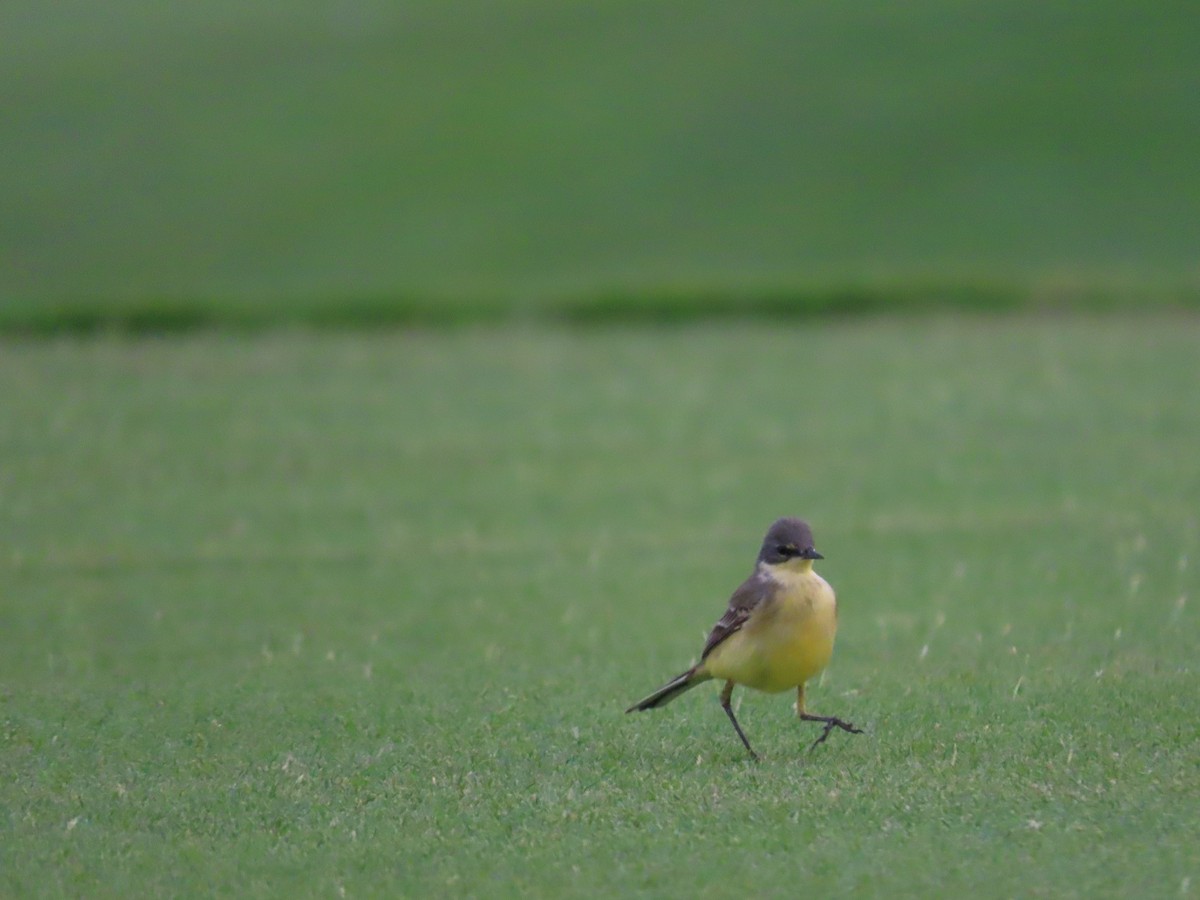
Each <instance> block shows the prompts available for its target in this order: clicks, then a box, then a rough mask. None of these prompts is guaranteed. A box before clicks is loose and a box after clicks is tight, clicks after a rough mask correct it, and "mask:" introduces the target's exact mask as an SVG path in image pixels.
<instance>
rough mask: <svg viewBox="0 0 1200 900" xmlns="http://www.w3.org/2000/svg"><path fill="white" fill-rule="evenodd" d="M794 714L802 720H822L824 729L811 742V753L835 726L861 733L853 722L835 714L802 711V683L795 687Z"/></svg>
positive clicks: (853, 732)
mask: <svg viewBox="0 0 1200 900" xmlns="http://www.w3.org/2000/svg"><path fill="white" fill-rule="evenodd" d="M796 714H797V715H798V716H799V717H800V721H802V722H824V723H825V730H824V731H822V732H821V736H820V737H819V738H817V739H816V740H815V741H813V742H812V746H811V747H809V748H808V751H809V752H810V753H811V752H812V751H813V750H814V749H816V746H817V744H823V743H825V739H826V738H827V737H829V732H831V731H833V729H835V728H840V729H842V731H848V732H850V733H851V734H862V733H863V730H862V729H861V728H855V727H854V725H853V723H851V722H844V721H842V720H841V719H839V718H838V717H837V716H814V715H812V714H811V713H807V712H805V711H804V685H800V687H798V688H796Z"/></svg>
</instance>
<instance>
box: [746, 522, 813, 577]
mask: <svg viewBox="0 0 1200 900" xmlns="http://www.w3.org/2000/svg"><path fill="white" fill-rule="evenodd" d="M824 558H825V557H823V556H822V555H821V554H820V553H818V552H817V550H816V548H815V547H814V546H813V535H812V529H811V528H809V527H808V523H807V522H805V521H803V520H802V519H793V518H791V517H788V518H785V519H778V520H777V521H776V522H775V524H774V525H772V526H771V528H770V529H769V530H768V531H767V536H766V537H765V538H763V544H762V549H761V550H759V551H758V561H759V562H765V563H767V564H768V565H772V566H777V565H779V564H780V563H785V562H787V561H788V560H789V559H824Z"/></svg>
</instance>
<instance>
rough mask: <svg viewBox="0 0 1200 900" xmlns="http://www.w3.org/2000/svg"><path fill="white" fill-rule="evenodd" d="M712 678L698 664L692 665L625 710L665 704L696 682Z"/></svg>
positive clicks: (650, 707) (701, 682) (692, 686)
mask: <svg viewBox="0 0 1200 900" xmlns="http://www.w3.org/2000/svg"><path fill="white" fill-rule="evenodd" d="M710 678H712V676H711V675H709V674H708V673H707V672H705V671H703V670H702V669H701V668H700V667H699V666H692V667H691V668H690V669H688V670H687V671H686V672H684V673H683V674H682V675H677V676H675V677H674V678H672V679H671V680H670V681H668V682H667V683H666V684H664V685H663V686H662V687H660V688H659V689H658V690H657V691H655V692H654V693H653V694H651V695H650V696H649V697H646V698H644V699H642V700H639V701H638V702H637V703H635V704H633V706H631V707H629V709H627V710H625V712H627V713H631V712H633V711H634V710H638V711H639V712H640V711H641V710H643V709H654V708H655V707H657V706H666V705H667V704H668V703H670V702H671V701H672V700H674V699H675V698H676V697H678V696H679V695H680V694H682V693H683V692H684V691H690V690H691V689H692V688H694V687H695V686H696V685H698V684H703V683H704V682H706V681H708V680H709V679H710Z"/></svg>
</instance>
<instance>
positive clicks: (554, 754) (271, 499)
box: [0, 314, 1200, 897]
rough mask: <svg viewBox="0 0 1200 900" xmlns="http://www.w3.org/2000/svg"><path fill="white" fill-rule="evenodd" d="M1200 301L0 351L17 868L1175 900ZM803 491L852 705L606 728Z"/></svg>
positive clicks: (116, 339)
mask: <svg viewBox="0 0 1200 900" xmlns="http://www.w3.org/2000/svg"><path fill="white" fill-rule="evenodd" d="M1197 328H1198V323H1197V320H1196V318H1195V317H1194V316H1193V315H1179V314H1174V315H1163V314H1157V315H1146V316H1140V317H1138V316H1133V315H1111V316H1106V317H1074V318H1058V317H1028V316H1015V317H997V318H989V319H983V318H962V317H926V318H903V319H887V318H871V319H864V320H860V321H857V322H854V323H850V322H839V321H817V322H812V323H808V324H806V325H798V324H796V323H792V324H789V325H786V326H783V327H780V326H772V325H770V324H767V323H765V322H757V323H756V322H725V323H706V324H705V323H698V324H693V325H691V326H687V327H681V328H677V329H636V328H629V327H624V326H620V325H614V326H612V327H608V328H602V329H592V330H588V331H580V330H574V329H562V328H554V327H547V326H537V327H529V328H521V327H515V326H514V327H508V328H502V329H472V328H465V329H461V330H457V331H410V332H391V333H380V334H374V335H372V334H370V333H361V332H360V333H353V334H345V333H343V334H338V333H310V332H304V331H292V332H289V331H272V332H269V333H265V334H248V333H228V332H216V333H207V332H200V333H194V334H189V335H183V336H174V337H167V338H154V337H149V336H142V337H129V336H120V335H108V336H98V337H95V338H92V339H88V340H79V339H72V338H57V339H52V340H39V341H29V340H15V339H12V338H9V339H6V340H5V342H4V346H3V348H2V352H0V460H2V461H3V465H2V466H0V497H2V498H3V502H2V503H0V546H2V547H3V548H4V550H3V555H2V556H0V586H2V590H3V596H2V600H0V774H2V776H3V777H2V778H0V810H3V812H2V813H0V894H4V895H7V896H29V895H38V896H56V895H59V896H61V895H74V896H78V895H88V896H127V895H156V894H181V895H194V894H223V895H234V894H236V895H238V896H265V895H270V896H276V895H279V894H283V893H289V892H295V893H298V894H301V895H309V896H329V895H335V896H336V895H340V894H342V893H343V892H344V894H345V895H346V896H369V895H378V894H390V895H405V896H418V895H425V894H441V895H452V896H472V895H484V894H486V895H489V896H561V895H597V894H606V895H611V894H617V893H620V894H632V895H653V896H696V895H698V896H714V897H721V896H744V895H745V894H747V893H761V894H766V895H769V894H784V893H793V892H794V891H795V890H797V889H798V888H800V887H803V889H804V890H806V891H813V892H838V893H849V892H857V893H862V894H887V895H900V896H904V895H908V896H914V895H922V896H924V895H930V894H940V895H955V894H961V893H964V892H967V891H971V892H972V893H974V894H976V895H978V896H986V897H991V896H995V897H1005V896H1013V895H1029V894H1049V895H1053V896H1088V897H1093V896H1129V895H1133V894H1139V895H1149V896H1176V895H1187V894H1188V893H1189V890H1190V891H1192V892H1194V890H1195V887H1194V885H1196V884H1198V883H1200V851H1198V850H1197V847H1196V843H1195V840H1194V836H1195V831H1196V822H1197V817H1196V812H1195V809H1196V800H1197V797H1198V796H1200V770H1198V768H1197V760H1198V759H1200V730H1198V728H1197V724H1196V723H1197V721H1198V719H1200V692H1198V691H1197V690H1196V688H1197V670H1196V659H1197V658H1198V656H1197V652H1198V651H1200V619H1198V618H1197V615H1196V609H1195V600H1196V594H1197V591H1196V587H1197V584H1196V575H1195V571H1196V560H1197V557H1198V555H1200V554H1198V548H1197V543H1198V539H1200V534H1198V529H1197V519H1196V509H1197V508H1198V506H1200V480H1198V478H1200V476H1198V474H1197V473H1198V470H1197V467H1196V465H1195V447H1196V445H1197V440H1198V438H1200V394H1197V392H1196V390H1195V385H1196V384H1197V382H1198V380H1200V379H1198V376H1200V361H1198V358H1197V356H1196V353H1195V346H1196V337H1197ZM782 513H799V514H803V515H805V516H807V517H808V518H810V520H811V521H812V522H813V524H814V527H815V530H816V535H817V540H818V546H819V547H820V549H821V550H822V551H823V552H824V553H825V555H826V557H827V559H826V560H825V562H824V563H823V564H822V566H821V571H822V572H823V574H825V576H826V577H827V578H828V579H829V580H830V581H831V582H832V583H833V584H834V586H835V587H836V588H837V589H838V592H839V597H840V601H841V628H842V631H841V636H840V641H839V646H838V650H837V653H836V655H835V659H834V663H833V665H832V667H831V669H830V670H829V672H828V673H827V675H826V677H824V678H823V679H822V681H821V683H820V684H819V685H814V687H813V689H812V690H811V692H810V705H811V707H812V708H813V709H814V710H815V711H818V712H828V713H836V714H837V715H840V716H843V717H846V718H849V719H851V720H853V721H855V722H857V723H859V724H861V725H864V726H865V727H866V729H867V732H868V733H867V734H866V735H863V736H855V737H851V736H847V735H842V734H835V735H833V736H831V738H830V741H829V742H828V744H826V745H825V746H823V747H821V748H819V749H818V750H817V751H816V752H814V753H812V754H811V755H810V754H807V753H806V752H805V747H806V746H807V744H808V742H810V741H811V739H812V738H813V737H814V736H815V728H814V727H812V726H809V727H801V726H800V725H799V724H798V723H796V722H795V721H794V719H793V717H792V715H791V711H790V709H789V702H790V701H789V699H787V698H781V697H776V698H769V697H765V696H762V695H751V696H745V697H744V698H743V702H742V705H741V708H740V718H741V720H742V722H743V724H744V726H745V727H746V729H747V731H748V733H749V735H750V738H751V740H752V741H753V742H754V743H755V746H756V748H757V749H758V750H759V751H760V752H761V753H762V755H763V757H764V761H763V762H762V764H760V765H754V764H752V763H750V762H749V761H748V760H747V759H746V758H745V754H744V752H743V751H742V750H741V748H740V745H739V744H738V742H737V740H736V737H735V736H734V734H733V732H732V730H731V729H730V728H729V725H728V723H727V721H726V720H725V717H724V716H723V715H722V714H721V711H720V709H719V707H718V706H717V704H716V701H715V697H714V696H713V694H714V692H713V691H708V690H706V689H700V690H697V691H696V692H693V693H692V694H689V695H688V696H686V697H684V698H681V699H680V700H679V701H677V702H676V703H675V704H673V705H672V706H671V707H669V708H668V709H667V710H664V711H661V712H660V713H656V714H645V715H641V716H636V717H635V716H625V715H623V714H622V710H623V709H624V707H625V706H626V705H627V704H628V703H629V702H631V701H632V700H634V699H636V698H638V697H640V696H641V695H642V694H644V693H645V692H646V691H648V690H649V689H650V688H652V687H654V686H656V685H657V684H658V683H659V682H660V681H661V680H663V679H665V678H666V677H668V676H670V675H672V674H674V673H675V672H677V671H678V670H679V669H680V668H682V667H683V666H684V665H686V664H687V662H688V660H689V659H690V658H691V657H692V655H693V654H695V653H696V652H697V650H698V648H699V646H700V644H701V641H702V639H703V633H704V631H705V630H706V629H707V628H708V627H709V626H710V625H711V624H712V622H713V621H714V620H715V619H716V617H717V616H718V615H719V613H720V612H721V610H722V608H723V604H724V601H725V598H726V597H727V594H728V592H729V590H731V589H732V587H733V586H734V585H736V583H737V582H738V581H739V580H740V579H741V578H742V577H743V576H744V575H745V574H746V571H747V570H748V567H749V564H750V561H751V559H752V558H753V554H754V552H755V550H756V546H757V542H758V540H759V539H760V537H761V532H762V530H763V529H764V528H765V526H766V525H767V524H768V523H769V521H770V520H771V519H772V518H773V517H774V516H776V515H778V514H782Z"/></svg>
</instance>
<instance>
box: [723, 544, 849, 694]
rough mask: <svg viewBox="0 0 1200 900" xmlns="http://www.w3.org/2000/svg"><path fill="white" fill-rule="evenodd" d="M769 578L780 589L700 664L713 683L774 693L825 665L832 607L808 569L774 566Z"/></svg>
mask: <svg viewBox="0 0 1200 900" xmlns="http://www.w3.org/2000/svg"><path fill="white" fill-rule="evenodd" d="M770 575H771V577H772V578H774V579H775V580H776V581H777V582H778V583H779V584H780V589H779V590H777V591H776V592H775V594H774V596H773V597H772V598H771V600H770V601H768V602H765V603H763V604H762V605H761V606H760V607H758V608H757V609H756V610H755V611H754V614H753V615H752V616H751V617H750V619H749V621H747V622H746V624H745V625H743V626H742V628H741V630H740V631H737V632H736V633H734V634H732V635H730V636H729V637H728V638H726V639H725V640H724V641H722V642H721V643H720V644H718V645H717V646H716V647H714V648H713V651H712V652H711V653H710V654H709V655H708V658H707V659H706V660H705V661H704V662H705V669H706V670H707V671H708V672H709V673H710V674H711V675H712V676H713V677H714V678H724V679H729V680H731V681H734V682H736V683H737V684H742V685H745V686H746V687H751V688H755V689H757V690H760V691H767V692H769V693H776V692H778V691H786V690H788V689H789V688H794V687H797V686H799V685H801V684H804V682H806V681H808V679H810V678H812V677H813V676H814V675H816V674H817V673H818V672H820V671H821V670H822V669H824V668H825V666H827V665H828V664H829V659H830V657H831V656H832V655H833V640H834V636H835V635H836V634H837V603H836V601H835V599H834V594H833V589H832V588H831V587H830V586H829V584H828V582H826V581H825V579H824V578H822V577H821V576H820V575H818V574H817V573H816V572H814V571H812V568H811V564H810V565H809V566H805V567H803V568H801V569H799V570H796V569H792V568H790V567H789V568H785V567H783V566H777V567H773V568H772V571H771V572H770Z"/></svg>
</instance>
